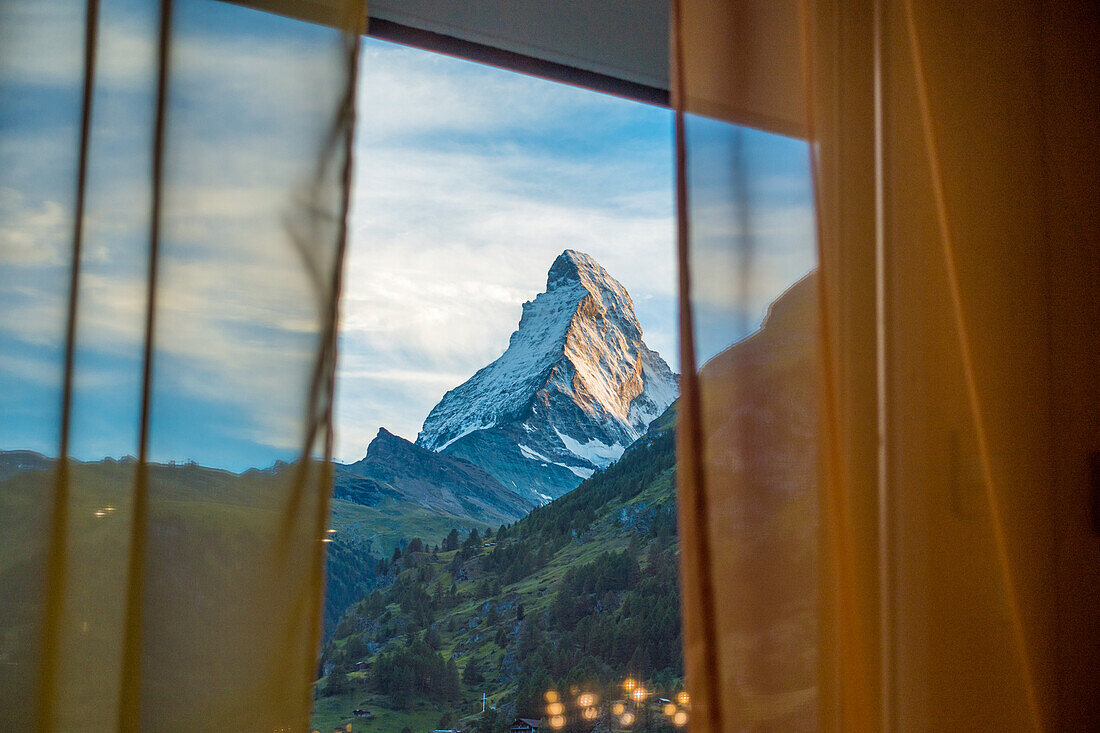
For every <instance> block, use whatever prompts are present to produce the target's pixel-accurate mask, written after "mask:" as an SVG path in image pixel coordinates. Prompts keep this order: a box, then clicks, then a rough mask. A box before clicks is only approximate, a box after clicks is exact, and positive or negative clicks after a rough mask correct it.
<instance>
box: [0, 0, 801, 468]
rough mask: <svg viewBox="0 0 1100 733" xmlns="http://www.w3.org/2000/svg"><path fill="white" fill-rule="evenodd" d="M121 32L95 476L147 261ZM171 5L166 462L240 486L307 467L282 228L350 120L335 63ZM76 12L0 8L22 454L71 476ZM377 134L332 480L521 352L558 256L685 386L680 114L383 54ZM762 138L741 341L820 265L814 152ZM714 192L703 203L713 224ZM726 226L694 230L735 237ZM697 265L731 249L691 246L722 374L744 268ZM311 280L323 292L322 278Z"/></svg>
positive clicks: (122, 380)
mask: <svg viewBox="0 0 1100 733" xmlns="http://www.w3.org/2000/svg"><path fill="white" fill-rule="evenodd" d="M102 7H103V15H102V20H101V41H100V49H99V54H100V58H99V64H100V70H101V71H100V75H99V78H98V81H99V86H98V88H97V96H96V107H95V117H94V126H93V137H92V148H91V168H90V179H89V183H90V189H89V197H88V203H87V214H86V216H87V218H86V224H85V226H86V245H85V258H84V263H83V265H82V268H83V270H82V272H83V274H82V280H81V286H80V287H81V291H80V298H81V311H80V314H81V315H80V320H79V321H78V344H79V348H78V352H77V354H76V366H77V371H76V375H77V379H76V387H77V390H76V398H75V402H74V412H73V417H74V443H73V452H74V455H76V456H77V457H78V458H84V459H97V458H100V457H102V456H104V455H112V456H121V455H127V454H134V453H136V452H137V411H138V401H139V396H140V373H141V372H140V368H141V362H140V356H141V351H140V343H141V333H142V331H141V327H142V315H143V312H144V274H145V267H146V259H145V258H146V250H147V236H148V234H147V233H148V219H147V212H148V200H149V198H148V197H149V188H148V170H149V155H148V151H149V149H150V146H151V141H150V138H149V135H150V129H151V112H150V110H151V108H152V104H151V102H152V90H153V77H152V72H151V69H152V59H153V54H154V44H153V41H152V38H153V35H152V30H153V29H154V28H155V20H156V18H155V12H154V9H151V8H152V6H149V5H148V4H146V3H141V2H137V1H136V0H106V1H105V2H104V3H103V6H102ZM178 7H179V8H181V10H180V13H181V14H180V16H179V17H178V18H177V23H178V25H177V29H176V30H177V33H176V41H175V44H176V45H175V46H174V49H175V54H176V55H175V56H174V61H173V64H174V65H173V79H174V80H175V81H174V86H173V87H171V89H172V90H173V92H172V94H173V95H174V96H173V97H172V98H171V99H170V102H171V104H170V110H171V115H170V117H169V127H168V131H169V138H168V140H169V151H170V156H169V158H168V161H167V165H168V168H167V176H168V177H167V183H168V193H167V199H166V218H165V229H164V230H163V231H164V242H165V244H164V253H163V256H164V262H163V263H162V270H161V276H162V281H161V292H162V299H161V301H160V302H159V303H158V319H159V320H158V323H159V330H158V342H157V352H156V358H155V361H154V369H155V371H154V387H155V392H154V402H153V407H154V412H153V421H152V447H153V457H154V459H155V460H173V459H174V460H186V459H194V460H197V461H199V462H200V463H204V464H207V465H215V466H222V467H226V468H230V469H233V470H242V469H244V468H247V467H249V466H266V465H270V464H271V463H272V462H273V461H274V460H276V459H287V458H291V457H293V456H294V455H295V453H296V448H297V445H298V443H299V442H300V435H299V433H300V425H301V416H302V414H303V412H304V404H303V402H302V392H303V384H304V383H305V377H304V374H305V372H306V371H308V366H309V363H310V356H311V354H312V350H313V346H314V341H313V336H312V335H311V334H312V329H313V325H312V324H314V323H316V319H317V318H318V312H317V309H316V304H315V303H314V301H313V300H311V299H310V297H309V292H310V291H309V287H308V283H307V282H304V280H303V275H302V268H301V263H300V261H299V260H298V255H297V254H296V253H295V250H294V247H293V245H292V243H291V241H290V240H291V239H292V238H293V234H294V233H293V232H291V231H288V229H289V227H288V225H287V223H286V221H285V216H284V215H283V212H282V211H281V209H280V207H284V206H285V202H286V201H287V200H288V199H287V197H288V196H295V195H298V193H299V188H298V186H299V184H300V182H301V180H302V179H303V178H305V177H306V176H307V175H308V174H309V172H310V171H311V170H312V165H313V162H314V160H315V151H314V150H313V149H312V148H310V147H305V148H301V149H299V148H294V147H292V146H291V147H288V146H287V144H286V141H287V140H294V139H299V138H301V139H303V140H306V139H308V140H316V139H318V138H319V137H320V133H319V132H318V130H319V129H320V128H321V127H322V126H323V125H324V124H325V123H326V122H327V121H326V120H324V119H320V118H319V116H318V115H317V114H316V113H315V110H317V109H325V108H330V107H331V102H332V99H333V98H334V97H333V95H335V94H338V80H333V79H331V75H330V74H329V70H330V69H331V68H333V67H334V66H335V64H334V62H333V59H334V57H337V56H338V55H339V53H340V50H339V48H338V46H337V45H336V44H334V43H332V39H331V37H329V36H327V35H325V34H324V33H322V32H316V33H313V32H309V33H303V32H299V31H300V29H297V28H296V27H293V26H291V25H288V24H291V23H293V21H289V20H286V19H283V18H278V17H276V16H268V15H264V14H259V13H256V12H255V11H251V10H247V9H244V8H241V7H240V6H236V5H232V4H226V3H220V2H191V3H181V4H179V5H178ZM82 8H83V3H82V2H77V1H76V0H69V2H68V4H67V5H66V4H64V3H62V4H59V5H56V6H55V5H54V4H43V3H37V2H34V1H33V0H22V2H12V3H6V4H4V6H3V7H2V8H0V15H2V16H3V17H0V132H2V134H0V308H2V309H3V313H4V318H3V319H2V321H0V415H2V418H3V419H2V420H0V448H3V449H13V448H29V449H33V450H39V451H42V452H44V453H48V454H49V453H55V452H56V444H57V412H58V407H59V404H60V392H59V389H60V377H61V370H60V363H61V343H62V341H63V327H64V306H65V295H66V292H67V282H68V268H67V251H68V248H69V246H70V236H71V228H72V219H71V217H72V211H73V206H72V204H73V200H72V199H73V187H72V181H73V176H74V170H75V169H74V165H75V140H76V130H77V119H78V113H79V104H78V101H79V95H78V90H79V78H80V55H79V49H80V47H81V43H82V33H83V25H82V15H81V10H82ZM50 14H53V15H52V16H51V17H48V18H44V17H43V16H45V15H50ZM228 70H232V73H229V71H228ZM276 79H277V80H278V83H273V80H276ZM358 114H359V118H358V127H357V135H356V143H355V155H356V163H355V180H354V187H353V195H352V212H351V231H350V242H349V250H348V259H347V261H346V269H345V279H344V282H345V292H344V294H343V300H342V306H341V307H342V316H343V320H342V331H341V361H340V364H339V374H338V380H339V381H338V392H337V413H336V420H337V430H338V432H337V441H338V442H337V448H336V455H337V458H338V459H341V460H345V461H351V460H356V459H358V458H360V457H361V456H362V455H363V453H364V452H365V450H366V445H367V443H368V442H369V441H370V439H371V438H372V437H373V436H374V434H375V433H376V431H377V429H378V428H379V427H381V426H385V427H386V428H388V429H390V430H391V431H393V432H395V433H397V434H399V435H403V436H404V437H407V438H409V439H414V438H415V437H416V433H417V431H418V430H419V428H420V425H421V423H422V421H423V419H424V417H425V416H426V415H427V412H428V410H429V409H430V408H431V407H432V406H433V405H434V404H435V402H436V401H438V399H439V398H440V397H441V396H442V395H443V393H444V392H445V391H446V390H447V389H450V388H451V387H454V386H457V385H458V384H459V383H461V382H462V381H464V380H465V379H466V378H468V377H469V376H470V375H471V374H473V372H474V371H476V370H477V369H478V368H479V367H481V366H483V365H484V364H486V363H488V362H489V361H490V360H492V359H494V358H495V357H497V356H499V355H500V353H501V352H502V351H503V350H504V348H505V346H506V345H507V341H508V337H509V335H510V334H511V332H512V331H513V330H514V328H515V326H516V323H517V321H518V319H519V314H520V308H521V305H522V303H523V302H524V301H525V300H529V299H531V298H533V297H534V296H535V295H536V294H538V293H539V292H540V291H541V290H542V289H543V287H544V284H545V277H546V271H547V269H548V268H549V266H550V264H551V262H552V261H553V259H554V258H555V257H556V256H557V255H558V254H559V253H560V252H561V251H562V250H563V249H566V248H573V249H578V250H581V251H585V252H588V253H589V254H591V255H593V256H594V257H596V258H597V259H598V260H599V261H600V262H601V263H602V264H603V265H604V266H605V267H606V268H607V269H608V270H609V272H610V273H611V274H612V275H613V276H614V277H616V278H617V279H619V280H620V281H621V282H622V283H623V284H624V285H625V286H626V287H627V289H628V290H629V292H630V293H631V294H632V296H633V298H634V300H635V306H636V310H637V313H638V316H639V319H640V320H641V323H642V326H643V329H644V332H645V339H646V341H647V342H648V343H649V345H650V347H651V348H654V349H656V350H658V351H660V352H661V353H662V355H664V356H665V358H666V359H667V360H668V361H669V362H670V364H672V366H673V367H674V368H677V363H676V362H677V359H676V356H677V344H676V325H675V319H676V306H675V284H676V281H675V278H676V273H675V266H674V263H675V257H674V251H675V250H674V219H673V180H672V119H671V113H670V112H669V111H667V110H663V109H660V108H656V107H652V106H647V105H643V104H639V103H635V102H629V101H626V100H622V99H618V98H614V97H610V96H606V95H601V94H597V93H594V92H589V91H585V90H581V89H577V88H573V87H568V86H565V85H561V84H557V83H553V82H548V81H545V80H541V79H536V78H532V77H526V76H523V75H519V74H515V73H511V72H507V71H502V70H499V69H493V68H490V67H485V66H480V65H477V64H473V63H470V62H466V61H461V60H457V59H453V58H449V57H444V56H439V55H435V54H429V53H427V52H423V51H418V50H413V49H408V48H404V47H401V46H396V45H393V44H388V43H384V42H380V41H374V40H367V41H365V42H364V48H363V54H362V65H361V72H360V79H359V107H358ZM720 127H721V128H722V129H719V128H715V129H710V128H708V127H707V126H706V125H700V126H697V127H693V128H692V132H693V134H694V135H695V136H696V137H695V138H694V140H695V142H697V143H698V144H699V145H700V146H701V147H700V150H701V151H708V152H707V153H706V154H707V155H709V156H711V157H712V158H713V159H714V160H719V161H720V160H722V156H728V153H729V151H728V150H727V149H726V148H727V147H728V145H729V142H730V137H729V135H728V129H729V126H720ZM723 130H724V131H723ZM755 135H757V137H752V138H750V140H749V142H750V146H751V148H752V150H753V151H755V152H754V154H755V155H757V156H758V158H759V160H758V161H756V164H754V165H755V170H756V171H757V173H758V174H759V175H757V176H754V187H755V188H754V197H755V198H754V201H756V202H757V203H758V204H759V205H758V207H757V208H758V209H759V210H760V211H761V212H762V217H761V218H760V219H759V222H760V231H761V232H762V234H763V236H764V237H767V238H768V239H769V240H770V241H772V242H773V243H774V244H776V246H774V247H772V248H771V250H770V251H772V252H774V254H775V256H773V257H764V258H760V260H758V263H757V267H758V269H759V272H760V274H761V277H760V278H758V280H759V283H760V286H759V288H758V290H759V292H756V293H754V294H753V297H752V298H751V307H750V309H751V310H752V311H753V315H751V316H749V317H747V319H741V320H740V321H739V322H741V323H748V324H750V327H751V325H752V324H755V323H757V322H758V321H759V316H760V314H762V313H763V309H764V307H766V303H767V302H768V301H769V300H770V299H771V298H774V297H775V295H776V294H778V292H780V291H781V290H782V289H783V287H786V285H787V284H789V283H790V282H792V281H793V280H794V279H796V278H797V277H798V276H800V275H801V274H802V273H804V272H805V271H806V270H807V269H808V264H807V262H808V260H807V257H806V252H807V251H809V250H812V247H808V245H809V244H810V242H808V241H807V238H806V228H807V225H806V222H808V221H809V219H808V211H809V209H808V203H807V202H808V198H807V190H806V178H807V177H806V171H805V161H804V157H805V156H804V153H805V148H804V145H802V144H801V143H795V142H793V141H789V140H783V139H782V138H775V137H774V136H759V134H755ZM272 150H278V151H279V154H278V155H275V156H273V155H272ZM726 159H728V157H727V158H726ZM721 169H722V166H721V165H719V166H717V167H716V168H715V171H717V172H718V175H717V176H716V177H714V178H713V180H711V179H707V178H706V176H702V177H701V178H699V181H698V185H699V188H700V191H703V190H704V188H705V187H707V186H710V187H712V188H713V190H714V192H715V194H716V195H715V196H714V197H713V198H714V202H715V203H716V207H717V208H716V210H720V209H721V207H720V206H717V204H718V203H720V202H721V200H722V196H723V195H724V194H723V186H725V187H727V189H728V181H725V180H723V179H722V176H721ZM707 170H708V169H707V168H706V167H702V166H701V167H700V168H699V171H700V172H701V173H706V171H707ZM333 180H335V179H333ZM726 193H728V190H727V191H726ZM335 194H336V190H335V188H334V186H332V185H330V186H329V187H328V188H325V189H324V190H323V191H322V195H324V196H333V195H335ZM699 200H700V201H702V202H703V203H706V202H707V201H708V198H707V197H706V195H702V196H700V198H699ZM326 201H329V202H331V199H326ZM702 213H703V210H702V209H700V214H702ZM723 215H724V214H722V213H720V214H719V215H717V216H714V217H707V218H704V217H702V216H700V221H701V222H702V221H704V220H706V221H713V222H715V223H717V224H718V225H719V228H720V226H721V224H722V221H721V217H722V216H723ZM322 238H323V237H322ZM811 239H812V238H811ZM700 242H701V245H706V243H707V242H712V244H713V247H708V246H700V248H699V251H700V254H701V255H703V256H706V257H710V260H707V262H708V265H707V266H706V267H705V268H704V269H705V270H706V271H707V272H709V273H710V274H711V275H712V276H713V282H710V283H708V282H706V281H703V282H701V283H700V289H699V292H700V301H699V305H700V308H709V309H710V310H709V312H713V313H715V314H718V316H716V317H715V318H713V319H711V322H712V323H713V324H714V327H713V328H712V327H710V326H707V334H705V335H703V334H701V336H705V337H704V338H702V339H701V340H702V341H703V342H704V343H705V344H706V349H709V350H710V351H711V352H713V351H716V350H717V349H719V348H722V347H724V346H725V345H728V343H729V342H732V340H735V339H736V338H738V337H739V336H740V335H743V333H741V332H732V331H730V330H729V329H728V328H727V327H726V325H725V324H728V323H729V322H731V320H730V319H729V318H725V317H724V315H723V308H727V309H728V302H726V301H728V287H727V285H728V282H730V277H731V275H730V272H731V268H733V269H735V268H736V266H737V263H736V262H733V261H731V260H730V259H729V257H728V251H729V248H728V246H726V245H727V244H728V242H727V241H726V240H723V238H722V236H720V235H719V236H716V237H712V238H709V239H708V238H704V239H701V240H700ZM708 253H709V254H708ZM313 256H315V257H317V258H319V259H318V262H319V264H320V265H321V266H322V268H323V267H324V266H325V262H324V258H325V252H323V251H319V252H316V253H314V255H313ZM761 262H764V263H769V262H770V264H768V265H767V266H766V267H764V266H760V263H761ZM711 301H713V303H712V304H711V305H708V303H711ZM726 315H728V314H726Z"/></svg>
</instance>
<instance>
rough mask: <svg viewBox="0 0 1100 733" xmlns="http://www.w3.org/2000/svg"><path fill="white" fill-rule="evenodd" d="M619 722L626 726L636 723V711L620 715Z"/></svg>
mask: <svg viewBox="0 0 1100 733" xmlns="http://www.w3.org/2000/svg"><path fill="white" fill-rule="evenodd" d="M619 723H620V724H621V725H622V726H623V727H624V728H625V727H627V726H630V725H633V724H634V713H623V714H622V715H620V716H619Z"/></svg>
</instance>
